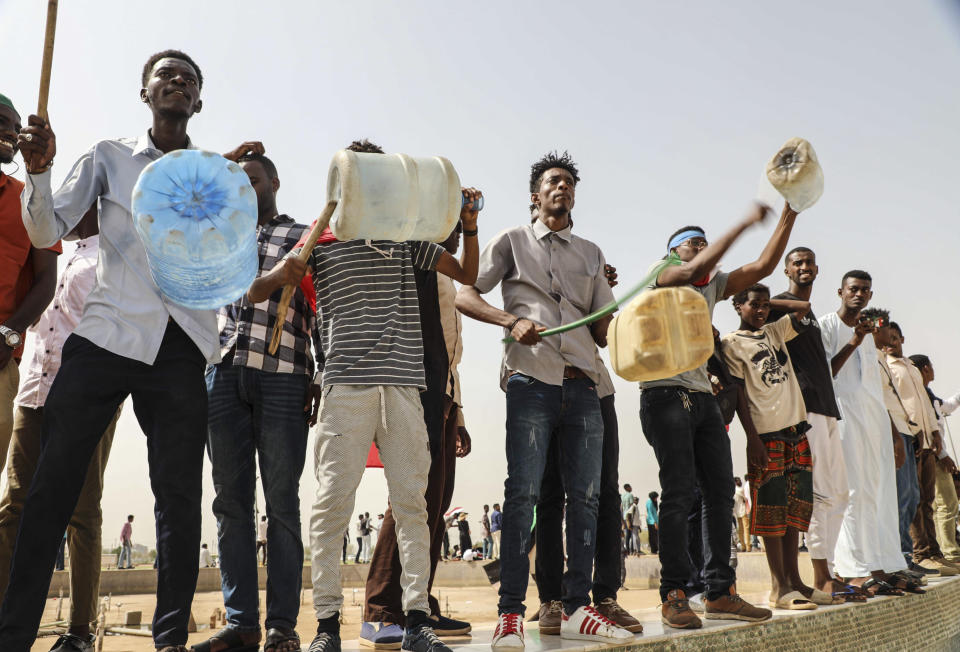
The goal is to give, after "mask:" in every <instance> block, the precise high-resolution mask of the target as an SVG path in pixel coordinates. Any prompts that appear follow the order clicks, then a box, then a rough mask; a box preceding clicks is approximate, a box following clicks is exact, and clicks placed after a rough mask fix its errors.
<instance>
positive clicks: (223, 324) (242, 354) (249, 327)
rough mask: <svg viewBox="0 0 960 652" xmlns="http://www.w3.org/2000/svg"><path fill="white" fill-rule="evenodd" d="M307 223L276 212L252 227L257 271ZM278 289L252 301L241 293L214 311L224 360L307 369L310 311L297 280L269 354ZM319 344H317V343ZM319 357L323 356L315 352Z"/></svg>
mask: <svg viewBox="0 0 960 652" xmlns="http://www.w3.org/2000/svg"><path fill="white" fill-rule="evenodd" d="M307 229H308V227H307V226H306V225H305V224H297V223H296V222H294V221H293V218H291V217H288V216H286V215H277V216H276V217H274V218H273V219H272V220H270V221H269V222H268V223H266V224H264V225H263V226H262V227H258V228H257V254H258V256H259V258H260V269H259V270H258V271H257V276H261V275H263V274H264V273H265V272H269V271H270V270H271V269H273V268H274V267H275V266H276V264H277V263H278V262H279V261H280V260H281V259H282V258H283V257H284V256H286V255H287V254H288V253H289V252H290V250H291V249H293V248H294V247H295V246H296V245H297V241H299V240H300V238H301V237H303V235H304V233H306V231H307ZM282 294H283V290H282V289H280V290H277V291H276V292H274V293H273V294H272V295H271V296H270V298H269V299H267V300H266V301H262V302H260V303H257V304H252V303H250V301H248V300H247V295H246V294H244V295H243V296H242V297H240V298H239V299H237V300H236V301H235V302H233V303H231V304H229V305H226V306H224V307H223V308H221V309H220V312H219V313H218V314H217V326H218V327H219V329H220V354H221V356H223V358H224V359H225V360H227V359H229V356H230V355H231V354H232V356H233V364H234V365H235V366H237V367H251V368H253V369H259V370H260V371H270V372H275V373H287V374H308V375H311V376H312V375H313V369H314V363H313V357H312V356H311V355H310V340H311V339H313V343H314V348H315V349H318V347H319V338H318V337H317V329H316V317H315V315H314V312H313V307H312V306H311V305H310V304H309V303H308V302H307V298H306V297H305V296H304V294H303V292H302V291H301V289H300V286H297V289H296V291H295V292H294V293H293V298H292V299H291V301H290V309H289V310H287V317H286V320H284V323H283V332H282V334H281V336H280V346H279V347H277V352H276V354H274V355H270V354H269V353H268V352H267V345H268V344H269V343H270V337H271V335H272V334H273V324H274V322H276V320H277V306H278V305H279V303H280V297H281V295H282ZM318 350H319V349H318ZM320 360H321V363H322V360H323V358H322V357H321V358H320Z"/></svg>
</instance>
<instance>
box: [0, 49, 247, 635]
mask: <svg viewBox="0 0 960 652" xmlns="http://www.w3.org/2000/svg"><path fill="white" fill-rule="evenodd" d="M202 86H203V75H202V74H201V73H200V68H199V66H197V64H196V63H195V62H194V61H193V59H191V58H190V57H189V56H188V55H186V54H184V53H183V52H180V51H177V50H166V51H163V52H159V53H157V54H154V55H153V56H151V57H150V58H149V59H148V60H147V63H146V65H144V67H143V72H142V76H141V89H140V100H141V102H143V103H144V104H145V105H147V107H149V109H150V112H151V114H152V124H151V126H150V128H149V129H147V130H146V131H145V132H144V133H143V134H142V135H141V136H140V137H139V138H119V139H114V140H102V141H100V142H98V143H96V144H95V145H93V147H91V148H90V149H89V150H87V151H86V152H85V153H84V154H83V155H82V156H81V157H80V158H79V159H78V160H77V162H76V163H75V164H74V165H73V167H72V168H71V170H70V172H69V173H68V174H67V176H66V180H65V181H64V183H63V185H62V186H61V188H60V189H59V190H58V191H57V192H56V193H54V192H53V190H52V188H51V185H50V184H51V179H50V177H51V174H50V168H51V166H52V165H53V157H54V154H55V153H56V150H57V146H56V137H55V135H54V132H53V130H52V129H51V127H50V123H49V122H48V121H47V120H45V119H43V118H40V117H39V116H35V115H32V116H30V118H29V120H28V122H29V126H27V127H25V128H24V129H23V130H22V131H21V132H20V136H19V140H18V143H19V146H20V149H21V151H22V152H23V158H24V163H25V165H26V169H27V181H26V189H25V191H24V193H23V208H22V218H23V225H24V226H25V227H26V229H27V232H28V233H29V234H30V240H31V242H33V244H34V246H37V247H49V246H51V245H53V244H54V243H56V242H57V240H59V239H60V238H62V237H64V236H66V235H67V234H68V233H70V232H71V231H72V230H73V229H74V227H75V226H76V225H77V224H78V223H79V222H80V220H81V218H82V217H83V215H84V214H85V213H86V212H87V211H88V210H89V208H90V207H91V206H92V205H94V204H97V203H99V206H100V219H99V229H100V254H99V258H98V262H97V281H98V282H97V286H96V287H95V288H94V289H93V291H92V292H91V293H90V295H89V297H88V299H87V302H86V305H85V307H84V312H83V317H82V318H81V319H80V323H79V324H78V325H77V327H76V329H75V330H74V332H73V333H72V334H71V335H70V337H69V338H67V340H66V342H65V343H64V346H63V354H62V362H61V366H60V370H59V371H58V372H57V378H56V381H55V382H54V384H53V386H52V387H51V388H50V393H49V395H48V396H47V400H46V403H45V404H44V415H43V417H44V419H43V426H42V428H43V437H44V446H45V447H44V451H43V453H42V454H41V456H40V460H39V462H38V464H37V470H36V473H35V474H34V476H33V482H32V484H31V486H30V491H29V493H28V494H27V498H26V502H25V504H24V508H23V514H22V515H21V517H20V530H19V532H18V535H17V545H16V551H15V553H14V556H13V560H12V563H11V572H10V583H9V585H8V588H7V593H6V596H5V597H4V600H3V606H2V607H0V649H2V650H4V652H26V651H27V650H29V649H30V646H31V644H32V643H33V641H34V639H35V638H36V635H37V628H38V626H39V625H40V617H41V615H42V613H43V607H44V604H45V602H46V598H47V587H48V586H49V585H50V577H51V574H52V572H53V564H54V561H55V559H56V556H57V550H58V549H59V546H60V541H61V540H62V538H63V531H64V530H65V529H66V527H67V523H68V521H69V519H70V516H71V514H72V512H73V509H74V505H75V504H76V502H77V497H78V496H79V494H80V491H81V488H82V486H83V483H84V480H85V477H86V473H87V467H88V466H89V463H90V459H91V457H92V456H93V454H94V451H95V449H96V448H97V445H98V444H99V442H100V440H101V438H102V436H103V433H104V431H105V430H106V429H107V426H108V424H109V423H110V421H111V419H113V417H114V415H115V414H116V412H117V408H118V407H119V406H120V404H121V403H123V401H124V400H125V399H126V397H127V396H132V398H133V405H134V411H135V413H136V415H137V420H138V421H139V423H140V427H141V428H142V429H143V431H144V433H145V434H146V438H147V449H148V460H149V465H150V483H151V486H152V488H153V493H154V497H155V500H156V505H155V508H154V511H155V513H156V521H157V553H158V567H159V572H158V575H157V605H156V611H155V612H154V618H153V640H154V643H155V644H156V646H157V648H158V649H160V650H163V651H164V652H185V648H184V644H185V643H186V642H187V625H188V623H189V620H190V605H191V602H192V601H193V592H194V590H195V589H196V586H197V574H198V565H197V550H199V549H200V520H201V519H200V495H201V489H202V482H201V478H202V472H203V452H204V446H205V444H206V440H207V390H206V386H205V384H204V370H205V368H206V365H207V363H215V362H218V361H219V360H220V351H219V342H218V337H217V323H216V316H215V313H214V311H212V310H190V309H187V308H184V307H182V306H179V305H176V304H174V303H172V302H170V301H169V300H167V299H166V298H165V297H163V296H162V295H161V294H160V290H159V288H158V287H157V285H156V283H154V281H153V279H152V277H151V275H150V271H149V266H148V263H147V255H146V250H145V249H144V247H143V244H142V243H141V242H140V238H139V237H138V236H137V233H136V231H135V228H134V225H133V217H132V216H131V214H130V201H131V194H132V191H133V186H134V184H135V183H136V181H137V178H138V177H139V175H140V172H141V171H142V170H143V168H145V167H146V166H147V165H148V164H149V163H151V162H152V161H155V160H157V159H159V158H160V157H161V156H163V155H164V154H165V153H167V152H171V151H174V150H177V149H184V148H190V147H193V145H192V143H191V141H190V138H189V137H188V136H187V124H188V122H189V121H190V118H191V117H193V115H194V114H195V113H197V112H198V111H200V109H201V106H202V103H201V100H200V89H201V87H202ZM231 155H232V154H228V155H227V156H228V157H229V156H231ZM87 643H88V645H87V646H86V647H87V649H92V642H91V641H88V642H87Z"/></svg>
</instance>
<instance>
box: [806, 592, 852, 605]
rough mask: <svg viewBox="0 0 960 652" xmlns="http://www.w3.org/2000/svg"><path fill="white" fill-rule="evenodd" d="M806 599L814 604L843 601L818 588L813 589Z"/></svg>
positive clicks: (832, 603)
mask: <svg viewBox="0 0 960 652" xmlns="http://www.w3.org/2000/svg"><path fill="white" fill-rule="evenodd" d="M807 599H808V600H810V602H812V603H813V604H816V605H835V604H843V602H844V601H843V600H837V599H836V598H835V597H834V596H832V595H830V594H829V593H824V592H823V591H821V590H820V589H814V590H813V593H811V594H810V597H809V598H807Z"/></svg>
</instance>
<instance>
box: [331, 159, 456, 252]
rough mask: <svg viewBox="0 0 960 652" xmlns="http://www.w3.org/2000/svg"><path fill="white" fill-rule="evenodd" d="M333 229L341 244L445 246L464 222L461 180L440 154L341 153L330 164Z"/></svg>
mask: <svg viewBox="0 0 960 652" xmlns="http://www.w3.org/2000/svg"><path fill="white" fill-rule="evenodd" d="M331 199H335V200H337V202H338V203H337V209H336V210H335V211H334V213H333V216H332V217H331V218H330V229H331V230H332V231H333V235H334V236H336V238H337V239H338V240H357V239H371V240H394V241H397V242H403V241H405V240H428V241H431V242H443V241H444V240H446V239H447V237H448V236H449V235H450V233H451V232H452V231H453V228H454V227H455V226H456V224H457V220H458V219H460V208H461V207H462V205H463V195H462V193H461V190H460V177H459V176H457V171H456V170H454V168H453V165H452V164H451V163H450V161H448V160H447V159H445V158H443V157H441V156H431V157H413V156H407V155H406V154H367V153H361V152H351V151H349V150H345V149H344V150H340V151H339V152H337V153H336V154H335V155H334V157H333V161H331V163H330V171H329V173H328V175H327V200H328V201H329V200H331Z"/></svg>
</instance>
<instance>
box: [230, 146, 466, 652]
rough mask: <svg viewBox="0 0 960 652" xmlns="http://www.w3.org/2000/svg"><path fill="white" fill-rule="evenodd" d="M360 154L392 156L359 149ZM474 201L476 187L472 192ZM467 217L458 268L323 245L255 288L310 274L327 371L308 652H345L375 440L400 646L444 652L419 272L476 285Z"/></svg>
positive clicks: (422, 252) (436, 252) (359, 244)
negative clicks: (353, 546) (358, 530)
mask: <svg viewBox="0 0 960 652" xmlns="http://www.w3.org/2000/svg"><path fill="white" fill-rule="evenodd" d="M351 149H352V150H353V151H366V152H374V153H382V150H380V149H379V147H377V146H375V145H373V144H372V143H369V142H367V141H364V142H356V143H354V144H353V145H352V146H351ZM467 192H468V193H469V195H470V197H471V198H473V197H475V196H477V194H478V193H476V191H467ZM471 208H472V204H467V206H466V208H465V210H464V211H463V212H461V220H462V221H463V225H464V230H465V233H466V234H467V236H468V237H467V238H466V243H465V247H464V253H463V255H462V256H461V258H460V261H459V262H458V261H457V260H456V259H455V258H454V257H453V256H451V255H450V254H449V253H447V252H446V251H444V249H443V247H441V246H440V245H438V244H435V243H431V242H393V241H390V240H349V241H345V242H341V241H338V240H336V239H335V238H334V237H333V236H332V234H329V233H327V234H325V235H324V236H322V237H321V238H320V240H319V241H318V245H317V246H316V247H315V248H314V250H313V252H312V253H311V255H310V258H309V262H308V264H307V265H305V264H304V263H302V262H301V261H299V259H298V258H297V257H296V254H297V253H299V251H298V250H294V251H293V252H291V254H290V255H288V256H287V257H286V258H284V260H283V261H282V262H281V263H280V264H279V265H277V267H276V268H274V270H273V271H271V272H270V273H269V274H265V275H264V276H262V277H260V278H259V279H257V280H256V281H254V283H253V285H252V286H251V287H250V290H249V291H248V297H249V299H250V300H251V301H262V300H263V299H265V298H266V297H267V296H269V295H270V294H271V293H273V292H274V291H275V290H277V289H278V288H281V287H282V286H284V285H288V284H297V283H299V282H300V280H301V279H302V278H303V276H304V274H305V273H306V272H307V268H308V266H309V270H310V272H311V273H312V274H313V284H314V288H315V291H316V302H317V317H318V319H319V321H320V324H321V326H320V337H321V345H322V348H323V353H324V358H325V366H324V369H323V374H322V386H323V390H322V391H323V398H322V401H321V404H320V412H319V417H318V418H319V420H318V424H317V427H316V443H315V449H314V460H315V472H316V476H317V482H318V489H317V495H316V498H315V501H314V505H313V514H312V516H311V519H310V535H311V536H310V543H311V548H312V550H313V602H314V608H315V610H316V613H317V621H318V626H317V637H316V638H315V639H314V641H313V643H312V644H311V645H310V648H309V649H310V652H339V651H340V623H339V615H340V609H341V607H342V605H343V593H342V589H341V587H340V560H339V552H340V546H341V535H342V533H343V531H344V529H345V528H347V526H348V525H349V522H350V516H351V514H352V512H353V507H354V499H355V494H356V489H357V485H358V484H359V483H360V478H361V476H362V475H363V470H364V466H365V463H366V460H367V452H368V450H369V448H370V445H371V443H373V442H376V444H377V447H378V449H379V451H380V457H381V459H382V460H383V462H384V473H385V475H386V478H387V484H388V487H389V499H390V504H391V507H392V508H393V514H394V517H395V519H396V521H397V538H398V540H399V548H400V558H401V559H400V561H401V565H402V567H403V574H402V579H401V586H402V589H403V609H404V611H405V612H406V630H405V633H404V637H403V642H402V649H404V650H411V651H413V652H446V651H447V650H448V649H449V648H447V647H446V646H445V645H443V643H441V642H440V640H439V639H438V638H437V637H436V635H435V634H434V632H433V630H432V629H431V627H430V621H429V619H428V617H427V613H428V611H429V606H428V602H427V581H428V578H429V575H430V558H429V552H430V541H429V532H428V528H427V512H426V501H425V499H424V492H425V491H426V487H427V474H428V471H429V468H430V451H429V444H428V436H427V430H426V426H425V424H424V414H423V408H422V406H421V403H420V397H419V394H420V391H421V390H423V389H425V388H426V381H425V378H424V370H423V342H422V334H421V329H420V313H419V303H418V300H417V287H416V281H415V279H414V268H417V269H422V270H434V269H435V270H436V271H438V272H440V273H442V274H445V275H447V276H450V277H451V278H453V279H455V280H457V281H459V282H460V283H466V284H472V283H473V282H474V281H475V280H476V277H477V265H478V258H479V251H478V247H477V240H476V235H477V227H476V223H477V212H476V211H474V210H470V209H471Z"/></svg>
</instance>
